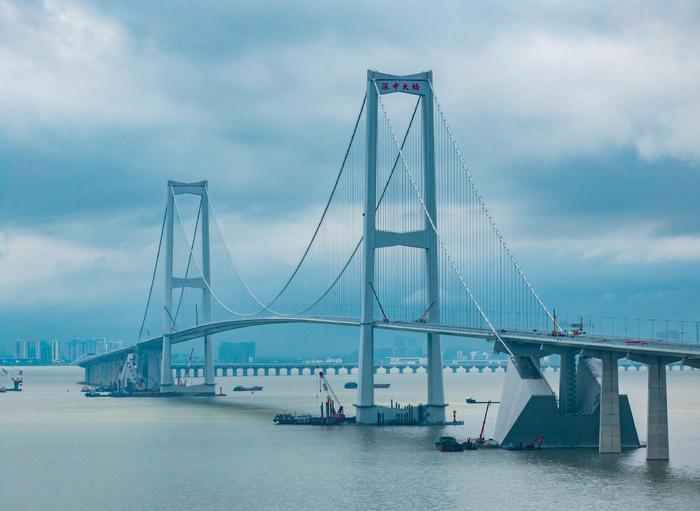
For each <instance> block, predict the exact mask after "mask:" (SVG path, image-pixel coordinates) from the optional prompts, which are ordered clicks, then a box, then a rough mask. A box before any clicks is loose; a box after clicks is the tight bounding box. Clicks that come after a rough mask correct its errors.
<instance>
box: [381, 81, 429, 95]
mask: <svg viewBox="0 0 700 511" xmlns="http://www.w3.org/2000/svg"><path fill="white" fill-rule="evenodd" d="M379 90H380V92H381V93H382V94H385V93H389V92H409V93H410V92H414V93H415V92H420V90H421V86H420V83H419V82H409V81H394V82H380V84H379Z"/></svg>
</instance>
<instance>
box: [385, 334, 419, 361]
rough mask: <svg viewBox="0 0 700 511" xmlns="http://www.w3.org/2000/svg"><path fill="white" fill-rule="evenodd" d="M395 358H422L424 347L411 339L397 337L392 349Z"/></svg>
mask: <svg viewBox="0 0 700 511" xmlns="http://www.w3.org/2000/svg"><path fill="white" fill-rule="evenodd" d="M392 356H393V357H421V356H423V346H422V344H419V343H418V342H417V341H416V339H414V338H411V337H396V338H394V345H393V348H392Z"/></svg>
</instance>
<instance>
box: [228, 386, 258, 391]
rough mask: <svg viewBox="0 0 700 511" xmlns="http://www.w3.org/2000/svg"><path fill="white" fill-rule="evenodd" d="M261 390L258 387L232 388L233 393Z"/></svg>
mask: <svg viewBox="0 0 700 511" xmlns="http://www.w3.org/2000/svg"><path fill="white" fill-rule="evenodd" d="M262 389H263V388H262V387H261V386H260V385H255V386H254V387H244V386H243V385H236V386H235V387H233V391H234V392H260V391H261V390H262Z"/></svg>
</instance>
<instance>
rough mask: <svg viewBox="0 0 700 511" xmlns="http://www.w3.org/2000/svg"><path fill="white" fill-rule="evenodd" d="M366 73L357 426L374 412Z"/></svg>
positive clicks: (371, 163) (373, 169) (370, 100)
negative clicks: (365, 151) (365, 161)
mask: <svg viewBox="0 0 700 511" xmlns="http://www.w3.org/2000/svg"><path fill="white" fill-rule="evenodd" d="M373 78H374V76H373V73H372V72H370V71H368V72H367V121H366V122H367V168H366V172H365V176H364V178H365V197H364V199H365V200H364V207H363V209H364V214H363V216H364V222H363V225H362V235H363V239H364V243H363V248H362V297H361V299H362V309H361V311H360V350H359V351H360V362H359V368H358V373H359V374H358V383H357V418H356V420H357V422H358V423H360V424H373V423H375V422H376V420H377V417H376V412H375V410H374V325H373V323H374V299H375V298H374V290H373V287H372V286H373V284H372V281H373V280H374V251H375V248H376V247H375V242H376V230H377V223H376V207H377V114H378V112H377V105H378V95H377V88H376V86H375V85H374V82H373Z"/></svg>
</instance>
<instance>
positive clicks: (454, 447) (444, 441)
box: [435, 436, 466, 452]
mask: <svg viewBox="0 0 700 511" xmlns="http://www.w3.org/2000/svg"><path fill="white" fill-rule="evenodd" d="M465 443H466V442H465ZM435 448H436V449H437V450H438V451H440V452H462V451H464V444H463V443H461V442H458V441H457V439H456V438H455V437H453V436H441V437H440V440H438V441H437V442H435Z"/></svg>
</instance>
